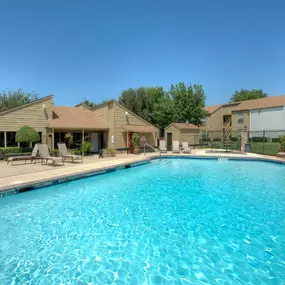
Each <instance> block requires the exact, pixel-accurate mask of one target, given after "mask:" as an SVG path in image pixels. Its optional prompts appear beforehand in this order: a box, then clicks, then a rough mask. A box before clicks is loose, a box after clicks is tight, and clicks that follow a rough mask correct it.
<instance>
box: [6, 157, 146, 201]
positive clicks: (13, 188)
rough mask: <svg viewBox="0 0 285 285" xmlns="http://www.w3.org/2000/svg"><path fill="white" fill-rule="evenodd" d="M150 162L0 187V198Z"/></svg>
mask: <svg viewBox="0 0 285 285" xmlns="http://www.w3.org/2000/svg"><path fill="white" fill-rule="evenodd" d="M150 162H151V159H150V158H149V157H148V158H145V159H144V160H140V161H134V162H122V163H119V164H116V165H109V166H102V167H99V168H97V169H96V170H94V169H89V170H83V171H80V172H77V173H68V174H63V175H57V176H54V177H52V178H43V179H39V180H37V181H36V182H34V181H28V182H24V183H18V184H14V185H7V186H0V198H3V197H5V196H9V195H15V194H18V193H22V192H26V191H29V190H35V189H38V188H43V187H47V186H51V185H56V184H61V183H66V182H70V181H73V180H78V179H82V178H86V177H91V176H97V175H101V174H106V173H110V172H114V171H116V170H121V169H126V168H131V167H132V168H134V167H137V166H140V165H145V164H148V163H150Z"/></svg>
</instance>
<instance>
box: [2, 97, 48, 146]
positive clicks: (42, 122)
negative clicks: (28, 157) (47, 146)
mask: <svg viewBox="0 0 285 285" xmlns="http://www.w3.org/2000/svg"><path fill="white" fill-rule="evenodd" d="M43 105H45V108H43ZM51 118H52V97H47V98H46V99H42V100H39V101H35V102H32V103H30V104H27V105H23V106H21V107H19V108H15V109H11V110H10V111H7V112H3V113H2V114H0V132H4V131H6V132H17V131H18V130H19V129H20V128H21V127H23V126H25V125H28V126H30V127H33V128H34V129H35V130H36V131H38V132H42V142H43V143H46V142H47V140H48V139H47V126H48V119H51Z"/></svg>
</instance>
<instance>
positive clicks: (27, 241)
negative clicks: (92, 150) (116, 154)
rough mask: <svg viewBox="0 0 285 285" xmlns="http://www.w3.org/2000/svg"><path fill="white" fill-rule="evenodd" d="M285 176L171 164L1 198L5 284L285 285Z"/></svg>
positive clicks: (254, 166) (239, 167)
mask: <svg viewBox="0 0 285 285" xmlns="http://www.w3.org/2000/svg"><path fill="white" fill-rule="evenodd" d="M284 170H285V168H284V166H283V165H275V164H270V163H264V162H245V161H228V162H218V161H215V160H210V161H205V160H198V159H197V160H195V159H191V160H186V159H162V160H156V161H153V162H152V163H150V164H148V165H144V166H140V167H136V168H133V169H132V168H131V169H126V170H120V171H116V172H112V173H108V174H106V175H101V176H95V177H89V178H85V179H81V180H77V181H72V182H68V183H64V184H58V185H53V186H50V187H46V188H42V189H38V190H35V191H31V192H25V193H22V194H18V195H15V196H9V197H6V198H4V199H2V200H0V215H1V221H0V229H1V231H0V284H1V285H6V284H21V285H22V284H284V283H285V278H284V272H285V233H284V229H285V172H284Z"/></svg>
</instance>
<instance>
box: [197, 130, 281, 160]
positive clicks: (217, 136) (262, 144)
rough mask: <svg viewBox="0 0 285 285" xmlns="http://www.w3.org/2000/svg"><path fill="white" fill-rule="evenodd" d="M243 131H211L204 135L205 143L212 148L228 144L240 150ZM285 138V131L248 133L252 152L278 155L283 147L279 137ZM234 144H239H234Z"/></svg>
mask: <svg viewBox="0 0 285 285" xmlns="http://www.w3.org/2000/svg"><path fill="white" fill-rule="evenodd" d="M242 132H243V130H230V131H228V132H225V131H223V130H211V131H208V132H206V134H205V133H204V136H203V138H201V139H202V140H204V141H207V142H208V146H211V148H214V147H215V143H216V145H218V143H220V144H221V143H223V142H228V143H232V147H231V149H234V150H240V146H241V144H240V142H241V135H242ZM280 136H285V130H264V131H248V144H249V145H250V152H252V153H258V154H265V155H273V156H275V155H277V153H278V151H279V150H280V148H281V146H280V144H279V137H280ZM234 142H237V143H236V144H234Z"/></svg>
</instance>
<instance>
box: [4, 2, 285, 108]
mask: <svg viewBox="0 0 285 285" xmlns="http://www.w3.org/2000/svg"><path fill="white" fill-rule="evenodd" d="M0 12H1V24H0V35H1V43H0V90H3V89H6V88H10V89H17V88H23V89H24V90H25V91H32V90H33V91H35V92H37V93H39V94H40V96H46V95H49V94H54V95H55V98H54V99H55V104H57V105H74V104H77V103H79V102H81V101H82V100H84V98H87V99H89V100H93V101H96V102H100V101H102V100H106V99H111V98H115V99H117V98H118V97H119V95H120V93H121V91H122V90H124V89H126V88H129V87H133V88H136V87H140V86H164V87H165V88H168V87H169V86H170V84H171V83H177V82H179V81H184V82H185V83H189V82H192V83H197V84H202V85H203V86H204V89H205V92H206V95H207V104H211V105H212V104H216V103H223V102H227V101H228V100H229V98H230V96H231V94H232V93H233V91H234V90H236V89H240V88H248V89H251V88H261V89H263V90H264V91H266V92H267V93H269V95H281V94H285V16H284V13H285V1H284V0H280V1H274V0H270V1H269V0H266V1H263V0H238V1H233V0H221V1H220V0H215V1H214V0H208V1H206V0H195V1H192V0H185V1H179V0H175V1H174V0H172V1H167V0H163V1H155V0H141V1H134V0H128V1H125V0H121V1H117V0H114V1H108V0H104V1H95V0H90V1H87V0H86V1H85V0H82V1H79V0H76V1H72V0H48V1H39V0H33V1H31V0H25V1H23V0H18V1H16V0H9V1H8V0H6V1H5V0H2V1H0Z"/></svg>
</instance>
